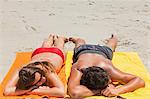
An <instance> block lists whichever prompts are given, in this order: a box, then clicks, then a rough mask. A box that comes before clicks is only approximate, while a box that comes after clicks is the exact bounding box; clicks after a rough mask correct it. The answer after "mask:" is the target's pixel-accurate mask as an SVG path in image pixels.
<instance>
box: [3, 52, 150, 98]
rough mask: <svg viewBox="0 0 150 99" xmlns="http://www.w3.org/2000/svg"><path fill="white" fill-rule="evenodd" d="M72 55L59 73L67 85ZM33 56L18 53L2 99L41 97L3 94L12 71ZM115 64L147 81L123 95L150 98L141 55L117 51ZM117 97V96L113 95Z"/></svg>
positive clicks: (4, 81) (114, 58)
mask: <svg viewBox="0 0 150 99" xmlns="http://www.w3.org/2000/svg"><path fill="white" fill-rule="evenodd" d="M72 55H73V52H72V51H69V52H68V54H67V60H66V62H65V63H66V64H65V66H64V67H63V68H62V70H61V72H60V73H59V77H60V78H61V80H62V81H63V83H64V85H65V86H66V84H67V80H68V77H69V74H70V69H71V66H72ZM30 57H31V52H21V53H17V56H16V60H15V62H14V64H13V65H12V66H11V68H10V70H9V72H8V73H7V75H6V76H5V78H4V80H3V81H2V83H1V84H0V99H20V98H27V97H32V98H36V99H37V98H40V96H37V95H28V96H27V95H23V96H3V89H4V87H5V85H6V83H7V82H8V80H9V79H10V77H11V75H12V73H13V72H14V70H15V69H16V68H18V67H19V66H21V65H23V64H26V63H27V62H28V61H29V60H30ZM113 63H114V65H115V66H116V67H117V68H119V69H120V70H122V71H124V72H127V73H131V74H134V75H137V76H140V77H141V78H142V79H143V80H144V81H145V82H146V86H145V88H140V89H138V90H136V91H134V92H130V93H126V94H122V95H121V96H122V97H124V98H127V99H142V98H144V99H150V75H149V73H148V71H147V70H146V68H145V67H144V65H143V64H142V62H141V60H140V58H139V56H138V54H137V53H135V52H115V53H114V57H113ZM88 98H91V99H105V97H104V96H91V97H88ZM113 98H115V97H113Z"/></svg>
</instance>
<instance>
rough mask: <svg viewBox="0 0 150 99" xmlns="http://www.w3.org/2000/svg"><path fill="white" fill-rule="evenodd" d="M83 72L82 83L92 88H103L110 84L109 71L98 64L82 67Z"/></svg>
mask: <svg viewBox="0 0 150 99" xmlns="http://www.w3.org/2000/svg"><path fill="white" fill-rule="evenodd" d="M81 72H82V73H83V75H82V77H81V80H80V84H81V85H84V86H86V87H87V88H88V89H90V90H102V89H105V88H106V87H107V86H108V82H109V77H108V74H107V72H106V71H105V70H104V69H102V68H100V67H97V66H92V67H88V68H86V69H81Z"/></svg>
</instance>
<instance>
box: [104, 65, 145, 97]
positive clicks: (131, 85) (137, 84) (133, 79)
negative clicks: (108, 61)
mask: <svg viewBox="0 0 150 99" xmlns="http://www.w3.org/2000/svg"><path fill="white" fill-rule="evenodd" d="M109 67H110V68H109V69H108V71H107V72H108V73H109V75H110V77H111V79H112V80H115V81H118V82H120V83H122V84H124V85H123V86H121V87H118V88H114V87H112V86H111V85H110V87H108V88H106V89H107V90H105V91H103V94H104V95H105V96H115V94H116V95H118V94H123V93H127V92H132V91H134V90H136V89H138V88H141V87H144V86H145V82H144V81H143V80H142V79H141V78H140V77H137V76H135V75H132V74H128V73H124V72H122V71H120V70H119V69H117V68H115V67H114V66H109ZM108 90H109V91H108ZM111 92H112V93H113V92H114V93H115V94H114V95H112V93H111Z"/></svg>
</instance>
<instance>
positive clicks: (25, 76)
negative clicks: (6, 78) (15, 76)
mask: <svg viewBox="0 0 150 99" xmlns="http://www.w3.org/2000/svg"><path fill="white" fill-rule="evenodd" d="M33 65H35V64H34V63H31V64H28V65H27V66H25V67H23V68H22V69H21V70H20V71H19V80H18V83H17V88H18V89H21V90H27V89H29V88H31V87H33V86H40V85H42V84H43V83H44V82H45V81H46V78H45V73H44V71H43V70H41V69H40V68H38V67H36V66H33Z"/></svg>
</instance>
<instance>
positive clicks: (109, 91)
mask: <svg viewBox="0 0 150 99" xmlns="http://www.w3.org/2000/svg"><path fill="white" fill-rule="evenodd" d="M101 94H102V95H104V96H108V97H112V96H118V95H119V90H118V89H117V88H116V87H115V86H114V85H112V84H109V85H108V87H107V88H106V89H104V90H102V91H101Z"/></svg>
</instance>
